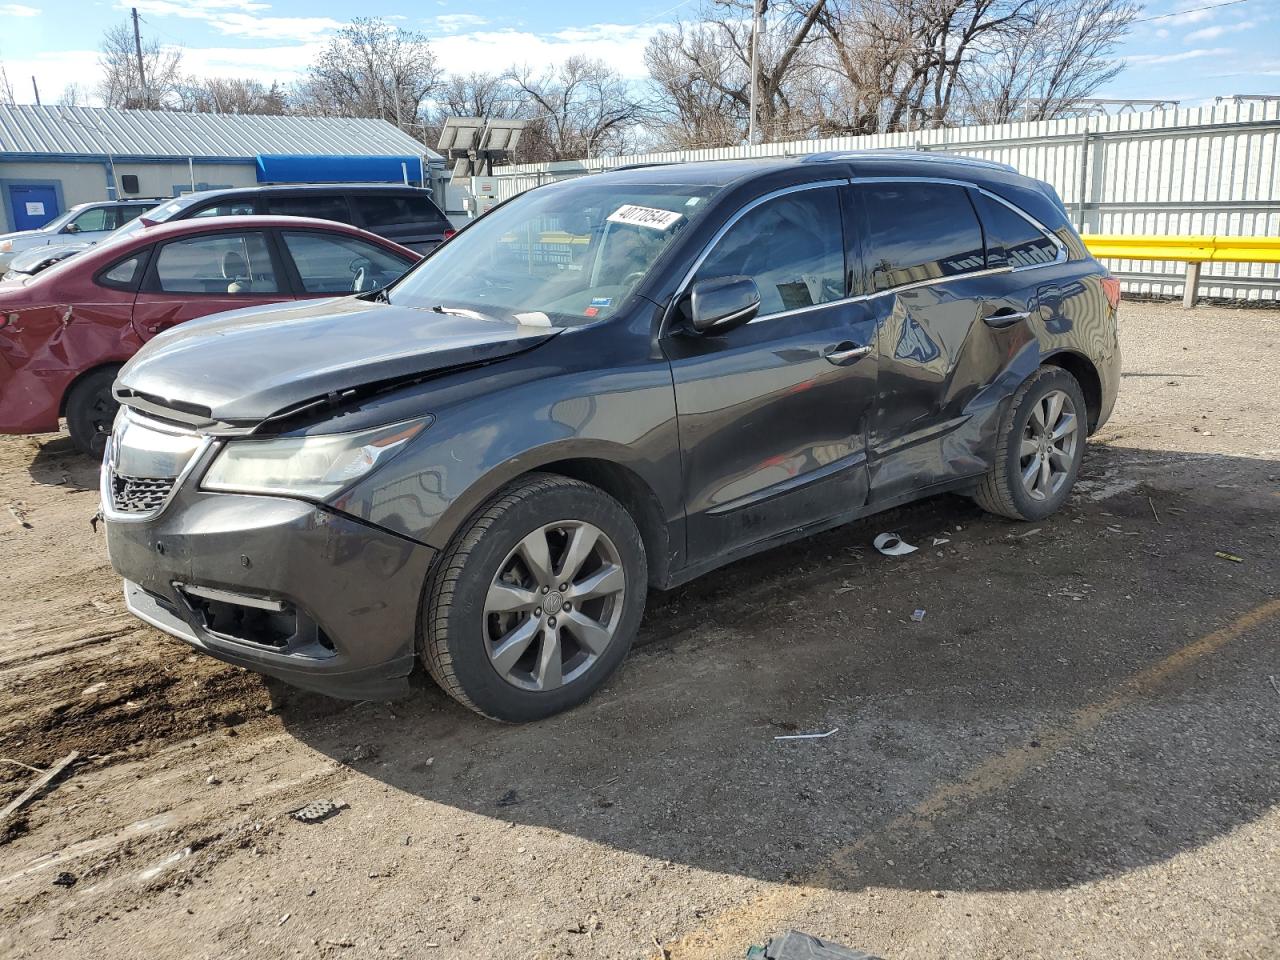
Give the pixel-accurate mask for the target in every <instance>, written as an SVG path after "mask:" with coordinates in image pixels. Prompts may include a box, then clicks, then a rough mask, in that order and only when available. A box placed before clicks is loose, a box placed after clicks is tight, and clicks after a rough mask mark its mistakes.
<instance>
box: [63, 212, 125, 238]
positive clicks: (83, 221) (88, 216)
mask: <svg viewBox="0 0 1280 960" xmlns="http://www.w3.org/2000/svg"><path fill="white" fill-rule="evenodd" d="M109 215H110V211H109V210H108V209H107V208H106V207H94V208H93V209H92V210H86V211H85V212H84V213H82V214H80V216H78V217H76V218H75V219H74V220H72V221H71V224H70V226H71V227H73V228H74V229H69V230H67V232H68V233H88V232H90V231H91V230H112V229H114V224H112V223H111V222H110V221H109V219H108V217H109Z"/></svg>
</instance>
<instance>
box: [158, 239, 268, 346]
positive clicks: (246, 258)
mask: <svg viewBox="0 0 1280 960" xmlns="http://www.w3.org/2000/svg"><path fill="white" fill-rule="evenodd" d="M289 290H290V288H289V285H288V281H287V279H286V276H285V272H284V270H283V269H282V265H281V264H280V262H279V256H278V254H277V253H276V252H275V250H274V249H273V246H272V244H271V242H270V236H269V234H268V233H267V232H265V231H262V230H247V231H241V230H223V231H219V232H217V233H204V234H195V235H193V236H190V237H182V238H180V239H176V240H170V241H168V242H166V243H163V244H159V245H157V247H156V250H155V253H154V254H153V255H152V257H151V262H150V264H149V265H148V267H147V272H146V275H145V276H144V278H143V281H142V285H141V288H140V289H139V291H138V296H137V299H136V300H135V301H134V307H133V326H134V329H135V330H136V331H137V333H138V336H139V337H141V338H142V339H143V340H149V339H151V338H152V337H154V336H155V335H156V334H157V333H160V332H161V331H162V330H167V329H168V328H169V327H172V326H174V325H175V324H178V323H182V322H183V321H184V320H193V319H195V318H196V317H204V316H208V315H209V314H212V313H221V312H223V311H225V310H238V309H239V308H241V307H252V306H256V305H258V304H263V303H277V302H279V301H281V300H291V299H293V296H292V294H291V293H290V292H289Z"/></svg>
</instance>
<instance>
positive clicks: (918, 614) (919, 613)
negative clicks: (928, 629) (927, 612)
mask: <svg viewBox="0 0 1280 960" xmlns="http://www.w3.org/2000/svg"><path fill="white" fill-rule="evenodd" d="M911 619H912V620H913V621H914V622H915V623H919V622H920V621H921V620H923V619H924V608H921V609H919V610H917V611H915V612H914V613H913V614H911Z"/></svg>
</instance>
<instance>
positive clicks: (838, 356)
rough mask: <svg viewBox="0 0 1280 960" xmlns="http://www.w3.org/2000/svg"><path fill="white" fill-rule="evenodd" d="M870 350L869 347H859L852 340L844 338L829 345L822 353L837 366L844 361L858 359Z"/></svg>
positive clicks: (848, 361) (850, 361)
mask: <svg viewBox="0 0 1280 960" xmlns="http://www.w3.org/2000/svg"><path fill="white" fill-rule="evenodd" d="M870 352H871V347H869V346H866V347H860V346H858V345H857V344H856V343H854V342H853V341H852V340H845V341H843V342H841V343H837V344H836V345H835V346H834V347H829V348H828V349H827V352H826V353H824V354H823V356H824V357H826V358H827V360H828V361H830V362H831V363H834V364H835V365H836V366H837V367H839V366H843V365H844V364H846V363H853V361H855V360H860V359H861V358H863V357H865V356H866V355H867V354H868V353H870Z"/></svg>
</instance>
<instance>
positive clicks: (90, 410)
mask: <svg viewBox="0 0 1280 960" xmlns="http://www.w3.org/2000/svg"><path fill="white" fill-rule="evenodd" d="M117 372H118V371H117V369H116V368H115V367H104V368H102V369H101V370H94V371H93V372H92V373H89V374H87V375H85V376H83V377H81V378H80V379H79V380H77V381H76V383H75V385H74V386H73V387H72V388H71V392H70V393H68V394H67V406H66V413H67V431H68V432H69V433H70V434H71V442H72V443H73V444H75V448H76V449H77V450H79V451H80V452H81V453H83V454H87V455H88V456H91V457H99V458H100V457H101V456H102V451H103V450H104V449H105V448H106V445H107V436H108V435H109V434H110V433H111V423H112V421H114V420H115V418H116V411H117V410H118V409H119V408H120V405H119V404H118V403H116V398H115V397H113V396H112V395H111V385H112V384H113V383H114V382H115V379H116V373H117Z"/></svg>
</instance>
